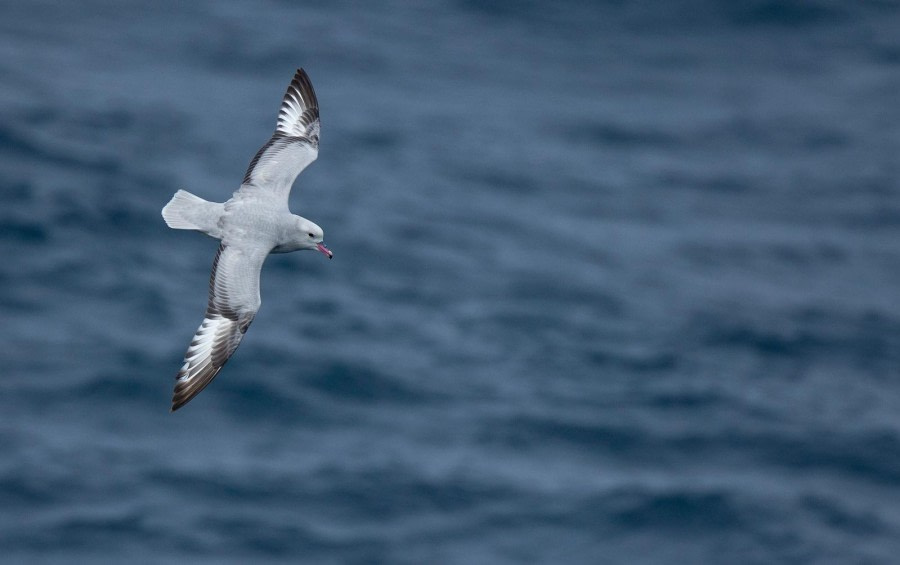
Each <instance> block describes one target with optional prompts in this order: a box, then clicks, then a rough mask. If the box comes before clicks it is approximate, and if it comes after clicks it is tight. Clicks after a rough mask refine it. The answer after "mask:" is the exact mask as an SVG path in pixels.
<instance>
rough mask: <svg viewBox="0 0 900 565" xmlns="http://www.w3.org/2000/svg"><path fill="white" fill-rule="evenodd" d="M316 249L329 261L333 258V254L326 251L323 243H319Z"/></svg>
mask: <svg viewBox="0 0 900 565" xmlns="http://www.w3.org/2000/svg"><path fill="white" fill-rule="evenodd" d="M316 247H317V248H318V249H319V251H321V252H322V253H324V254H325V256H326V257H328V258H329V259H331V258H332V257H334V253H332V252H331V249H328V248H327V247H325V244H324V243H319V244H318V245H316Z"/></svg>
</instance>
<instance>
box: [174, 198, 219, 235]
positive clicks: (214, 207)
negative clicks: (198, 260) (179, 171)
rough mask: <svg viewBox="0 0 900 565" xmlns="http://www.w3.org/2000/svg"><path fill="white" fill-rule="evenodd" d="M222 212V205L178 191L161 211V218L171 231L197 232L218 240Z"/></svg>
mask: <svg viewBox="0 0 900 565" xmlns="http://www.w3.org/2000/svg"><path fill="white" fill-rule="evenodd" d="M223 211H224V207H223V205H222V204H218V203H215V202H209V201H207V200H204V199H202V198H200V197H199V196H196V195H194V194H191V193H190V192H188V191H186V190H179V191H178V192H176V193H175V196H173V197H172V199H171V200H169V203H168V204H166V205H165V207H164V208H163V209H162V217H163V219H164V220H165V221H166V225H167V226H169V227H170V228H172V229H176V230H197V231H202V232H203V233H205V234H207V235H211V236H212V237H217V238H218V237H221V234H220V233H219V226H218V223H219V218H220V217H221V216H222V212H223Z"/></svg>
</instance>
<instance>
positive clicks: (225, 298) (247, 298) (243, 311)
mask: <svg viewBox="0 0 900 565" xmlns="http://www.w3.org/2000/svg"><path fill="white" fill-rule="evenodd" d="M267 255H268V250H265V249H259V250H256V249H244V248H241V247H239V246H234V245H225V244H224V243H223V244H221V245H220V246H219V250H218V251H217V252H216V258H215V260H214V261H213V266H212V275H211V276H210V278H209V303H208V304H207V307H206V315H204V317H203V323H202V324H200V327H199V328H198V329H197V333H195V334H194V339H192V340H191V345H190V347H188V350H187V353H185V355H184V365H182V367H181V370H180V371H178V375H177V376H176V377H175V393H174V395H173V397H172V411H173V412H174V411H175V410H178V409H179V408H181V407H182V406H184V405H185V404H187V403H188V402H189V401H190V400H191V399H192V398H194V397H195V396H197V395H198V394H199V393H200V391H201V390H203V389H204V388H205V387H206V385H208V384H209V383H210V381H212V380H213V379H214V378H215V376H216V375H218V374H219V371H221V370H222V367H223V366H224V365H225V362H226V361H228V358H229V357H231V354H232V353H234V350H235V349H237V346H238V345H239V344H240V343H241V339H243V337H244V333H245V332H246V331H247V328H248V327H250V323H251V322H252V321H253V318H254V317H255V316H256V312H257V311H258V310H259V305H260V298H259V272H260V270H261V269H262V264H263V261H265V259H266V256H267Z"/></svg>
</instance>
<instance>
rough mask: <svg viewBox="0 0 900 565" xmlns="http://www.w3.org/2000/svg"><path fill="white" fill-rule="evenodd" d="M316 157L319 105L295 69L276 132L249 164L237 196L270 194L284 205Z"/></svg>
mask: <svg viewBox="0 0 900 565" xmlns="http://www.w3.org/2000/svg"><path fill="white" fill-rule="evenodd" d="M318 156H319V102H318V100H317V99H316V92H315V90H313V86H312V82H310V80H309V76H308V75H307V74H306V71H304V70H303V69H297V73H296V74H295V75H294V79H293V80H292V81H291V84H290V85H289V86H288V89H287V92H286V93H285V95H284V98H283V99H282V101H281V109H280V110H279V111H278V121H277V122H276V125H275V133H274V134H272V137H271V138H270V139H269V141H267V142H266V143H265V145H263V146H262V147H261V148H260V149H259V151H257V153H256V155H255V156H254V157H253V159H252V160H251V161H250V166H249V167H248V168H247V173H246V174H245V175H244V182H243V184H242V185H241V188H240V189H239V190H238V194H241V195H250V194H254V193H258V192H259V191H263V192H270V193H272V195H273V196H276V197H278V198H279V199H282V200H283V201H284V202H285V204H286V203H287V199H288V196H289V195H290V192H291V186H293V184H294V180H296V178H297V175H299V174H300V173H301V172H303V169H305V168H306V167H308V166H309V164H310V163H312V162H313V161H315V160H316V158H317V157H318Z"/></svg>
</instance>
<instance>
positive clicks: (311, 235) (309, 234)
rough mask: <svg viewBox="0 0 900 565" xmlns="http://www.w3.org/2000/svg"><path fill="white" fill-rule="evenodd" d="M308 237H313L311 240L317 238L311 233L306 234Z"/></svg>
mask: <svg viewBox="0 0 900 565" xmlns="http://www.w3.org/2000/svg"><path fill="white" fill-rule="evenodd" d="M306 235H308V236H309V237H311V238H313V239H315V238H316V236H315V235H313V234H311V233H308V234H306Z"/></svg>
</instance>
